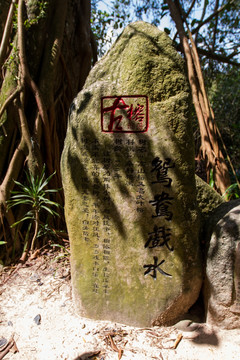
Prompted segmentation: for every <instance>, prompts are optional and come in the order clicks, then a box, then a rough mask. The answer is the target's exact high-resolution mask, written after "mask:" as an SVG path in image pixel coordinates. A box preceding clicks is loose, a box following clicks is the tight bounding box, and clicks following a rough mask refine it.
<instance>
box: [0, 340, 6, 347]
mask: <svg viewBox="0 0 240 360" xmlns="http://www.w3.org/2000/svg"><path fill="white" fill-rule="evenodd" d="M6 344H7V339H5V338H1V339H0V349H1V348H2V347H3V346H5V345H6Z"/></svg>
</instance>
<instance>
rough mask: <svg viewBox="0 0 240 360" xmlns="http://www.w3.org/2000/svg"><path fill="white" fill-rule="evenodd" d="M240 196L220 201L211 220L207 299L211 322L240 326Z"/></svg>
mask: <svg viewBox="0 0 240 360" xmlns="http://www.w3.org/2000/svg"><path fill="white" fill-rule="evenodd" d="M239 215H240V200H235V201H231V202H229V203H224V204H222V205H220V206H219V207H218V208H217V209H216V211H215V212H214V213H213V215H212V217H211V219H210V220H209V222H208V236H207V247H206V278H205V284H204V299H205V308H206V318H207V322H208V323H211V324H216V325H218V326H220V327H222V328H225V329H235V328H240V216H239Z"/></svg>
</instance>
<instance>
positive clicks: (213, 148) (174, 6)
mask: <svg viewBox="0 0 240 360" xmlns="http://www.w3.org/2000/svg"><path fill="white" fill-rule="evenodd" d="M167 3H168V6H169V9H170V13H171V17H172V19H173V20H174V22H175V24H176V28H177V31H178V34H179V37H180V41H181V44H182V47H183V51H184V54H185V58H186V62H187V69H188V79H189V83H190V86H191V91H192V99H193V103H194V107H195V111H196V115H197V118H198V123H199V129H200V134H201V156H202V157H203V159H204V160H205V162H206V167H207V168H206V171H207V174H208V178H209V173H210V170H211V169H212V171H213V175H214V183H215V188H216V190H217V191H218V192H219V193H220V194H224V193H225V191H226V189H227V188H228V187H229V186H230V185H231V182H230V177H229V173H228V168H227V165H226V162H225V160H224V157H223V155H222V152H221V149H220V147H219V144H218V140H217V129H216V126H215V122H214V115H213V111H212V109H211V107H210V104H209V100H208V97H207V93H206V90H205V86H204V80H203V76H202V71H201V66H200V62H199V56H198V53H197V48H196V45H195V43H194V40H193V38H192V35H191V33H190V31H189V29H188V34H189V39H190V44H191V45H190V44H189V39H188V37H187V36H186V33H185V29H184V20H183V18H182V14H183V11H182V9H181V7H180V4H179V2H178V1H171V0H167ZM186 25H187V24H186Z"/></svg>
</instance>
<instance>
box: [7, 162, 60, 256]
mask: <svg viewBox="0 0 240 360" xmlns="http://www.w3.org/2000/svg"><path fill="white" fill-rule="evenodd" d="M54 175H55V172H54V173H53V174H52V175H50V176H49V177H48V178H45V166H44V167H43V170H42V173H41V174H40V176H36V178H34V176H33V175H32V174H29V173H27V172H26V178H27V184H26V185H23V184H21V183H20V182H18V181H14V182H15V184H16V185H18V186H19V188H20V189H19V190H17V191H12V196H11V198H10V200H9V201H8V208H11V207H13V206H17V205H20V206H22V205H27V206H28V208H30V210H28V211H27V212H26V214H25V215H24V216H23V217H22V218H21V219H20V220H19V221H17V222H15V223H14V224H13V225H12V227H14V226H16V225H18V224H19V223H21V222H22V221H25V220H29V221H30V223H34V226H35V227H34V235H33V238H32V241H31V249H30V250H31V252H32V251H33V250H34V245H35V240H36V238H37V236H38V233H39V230H40V213H41V212H42V211H47V212H48V213H49V214H50V215H52V216H55V215H56V216H59V214H58V213H57V212H56V211H55V210H53V209H52V207H56V208H59V207H60V205H59V204H58V203H56V202H54V201H51V200H49V199H48V197H47V195H48V194H49V193H54V192H58V190H56V189H47V185H48V183H49V181H50V180H51V178H52V177H53V176H54Z"/></svg>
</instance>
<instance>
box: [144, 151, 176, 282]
mask: <svg viewBox="0 0 240 360" xmlns="http://www.w3.org/2000/svg"><path fill="white" fill-rule="evenodd" d="M174 167H175V164H174V163H173V162H172V160H171V159H170V158H167V159H165V160H164V161H163V160H161V159H160V158H159V157H155V158H154V159H153V161H152V169H151V173H153V174H154V180H153V181H152V184H153V185H156V184H161V185H163V186H164V187H165V188H171V185H172V179H171V178H170V176H169V174H168V170H169V169H170V168H174ZM173 200H174V199H173V197H172V196H170V195H169V193H168V192H166V190H165V191H163V190H161V192H160V191H159V192H156V194H154V198H153V199H152V200H149V203H150V204H151V205H152V206H153V208H154V213H153V215H152V219H156V220H159V218H160V220H161V219H163V220H166V221H167V222H171V221H172V218H173V213H172V211H171V206H172V201H173ZM170 241H171V228H170V227H169V226H167V227H166V226H165V225H164V224H161V225H160V226H159V223H158V224H156V223H155V224H154V226H153V231H151V232H149V233H148V238H147V241H146V243H145V245H144V247H145V248H148V249H155V248H160V247H164V246H166V248H167V249H168V250H169V251H170V252H172V251H173V250H174V248H173V246H172V245H170V244H169V242H170ZM164 262H165V260H161V261H160V262H158V257H157V256H154V257H153V264H148V265H143V267H144V268H146V269H147V270H146V271H145V272H144V275H145V276H146V275H150V276H151V277H152V278H153V279H154V280H156V279H157V271H158V272H159V273H160V274H161V275H164V276H169V277H171V276H172V275H170V274H168V273H167V272H165V271H164V270H163V269H162V268H160V266H161V265H162V264H163V263H164Z"/></svg>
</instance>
